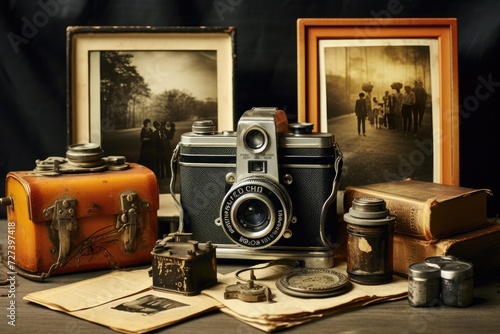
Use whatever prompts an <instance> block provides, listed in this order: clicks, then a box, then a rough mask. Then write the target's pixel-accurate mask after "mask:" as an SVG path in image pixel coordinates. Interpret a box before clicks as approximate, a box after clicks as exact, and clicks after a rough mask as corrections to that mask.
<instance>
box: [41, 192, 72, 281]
mask: <svg viewBox="0 0 500 334" xmlns="http://www.w3.org/2000/svg"><path fill="white" fill-rule="evenodd" d="M75 211H76V200H75V199H74V198H66V199H58V200H56V201H55V204H54V205H53V206H50V207H48V208H47V209H45V210H43V214H44V215H45V216H46V217H50V215H52V216H53V219H52V224H51V225H50V228H51V229H52V230H54V231H57V236H58V241H59V254H58V257H57V262H56V263H55V264H54V265H53V266H52V267H53V268H51V270H52V269H55V268H59V267H62V266H64V265H65V264H66V256H67V255H68V254H69V251H70V235H71V232H73V231H76V229H77V228H78V221H77V220H76V218H75V214H76V212H75ZM49 273H50V271H49Z"/></svg>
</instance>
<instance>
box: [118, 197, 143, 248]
mask: <svg viewBox="0 0 500 334" xmlns="http://www.w3.org/2000/svg"><path fill="white" fill-rule="evenodd" d="M139 204H140V203H139V196H138V195H137V193H135V192H134V191H131V190H127V191H124V192H122V193H121V194H120V205H121V213H120V214H119V215H118V218H117V220H116V228H117V229H123V234H122V241H123V245H124V246H125V250H126V251H127V252H130V253H131V252H133V251H134V250H135V244H136V242H135V241H136V238H137V235H138V234H139V229H140V228H141V227H142V217H141V214H140V213H139V212H138V208H139Z"/></svg>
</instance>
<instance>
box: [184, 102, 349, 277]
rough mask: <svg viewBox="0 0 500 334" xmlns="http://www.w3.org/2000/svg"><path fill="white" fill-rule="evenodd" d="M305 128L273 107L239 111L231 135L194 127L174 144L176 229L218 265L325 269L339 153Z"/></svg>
mask: <svg viewBox="0 0 500 334" xmlns="http://www.w3.org/2000/svg"><path fill="white" fill-rule="evenodd" d="M312 127H313V125H312V124H310V123H295V124H290V125H289V124H288V120H287V117H286V114H285V113H284V112H283V111H282V110H278V109H276V108H253V109H251V110H248V111H246V112H245V113H244V114H243V116H242V117H241V119H240V120H239V122H238V128H237V131H236V132H234V131H231V132H216V131H215V127H214V125H213V123H211V122H210V121H197V122H195V123H194V124H193V131H192V132H189V133H185V134H183V135H182V136H181V140H180V143H179V152H178V154H179V157H178V159H179V168H180V179H181V183H180V193H181V194H180V197H181V206H182V210H183V221H182V223H183V227H182V228H181V229H185V231H187V232H190V233H193V238H194V239H196V240H200V241H211V242H212V243H213V244H215V245H216V246H217V256H218V257H220V258H235V259H266V260H269V259H278V258H279V259H283V258H289V259H295V260H299V261H304V263H305V265H306V266H308V267H324V268H327V267H332V266H333V255H334V253H335V249H336V247H335V238H334V230H335V222H336V204H335V201H336V191H337V187H336V185H337V184H338V181H339V177H340V167H339V166H340V165H341V162H342V154H341V153H340V150H339V149H338V146H337V145H336V144H335V143H334V138H333V135H332V134H327V133H313V132H312ZM336 169H339V170H337V171H336Z"/></svg>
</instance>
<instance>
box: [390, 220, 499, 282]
mask: <svg viewBox="0 0 500 334" xmlns="http://www.w3.org/2000/svg"><path fill="white" fill-rule="evenodd" d="M436 255H453V256H455V257H457V258H458V259H460V260H462V261H468V262H471V263H473V264H474V275H475V276H481V275H484V274H487V273H489V272H492V271H494V270H496V269H498V268H500V223H490V224H488V225H487V226H485V227H481V228H479V229H477V230H474V231H470V232H467V233H462V234H458V235H455V236H453V237H451V238H446V239H442V240H439V241H437V242H432V241H428V240H422V239H417V238H413V237H411V236H408V235H403V234H399V233H395V234H394V257H393V269H394V272H395V273H398V274H403V275H408V267H409V266H410V265H411V264H412V263H416V262H422V261H424V260H425V258H427V257H430V256H436Z"/></svg>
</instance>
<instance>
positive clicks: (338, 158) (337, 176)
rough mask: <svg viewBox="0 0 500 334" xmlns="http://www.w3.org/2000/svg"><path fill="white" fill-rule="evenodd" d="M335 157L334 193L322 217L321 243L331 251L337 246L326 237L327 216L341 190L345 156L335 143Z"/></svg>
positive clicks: (328, 200)
mask: <svg viewBox="0 0 500 334" xmlns="http://www.w3.org/2000/svg"><path fill="white" fill-rule="evenodd" d="M335 156H336V158H335V165H334V168H335V177H334V178H333V183H332V192H331V193H330V196H329V197H328V198H327V199H326V201H325V203H323V209H322V210H321V217H320V237H321V241H322V242H323V244H324V245H325V246H326V247H328V248H330V249H334V248H335V245H332V243H331V242H330V240H329V239H328V236H326V235H325V224H326V214H327V212H328V208H329V207H330V205H332V203H333V202H334V201H335V200H336V199H337V192H338V189H339V183H340V175H341V174H342V165H343V154H342V151H341V150H340V147H339V145H338V144H337V143H335Z"/></svg>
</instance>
